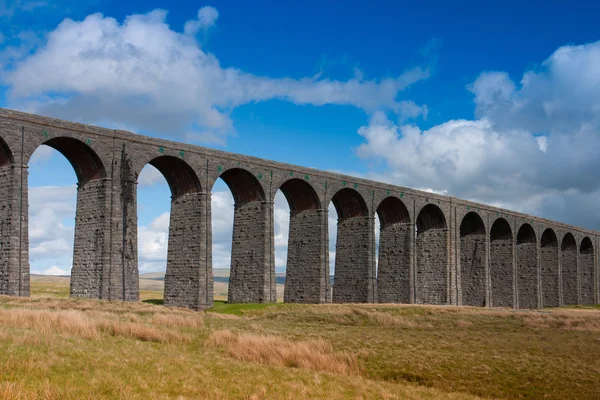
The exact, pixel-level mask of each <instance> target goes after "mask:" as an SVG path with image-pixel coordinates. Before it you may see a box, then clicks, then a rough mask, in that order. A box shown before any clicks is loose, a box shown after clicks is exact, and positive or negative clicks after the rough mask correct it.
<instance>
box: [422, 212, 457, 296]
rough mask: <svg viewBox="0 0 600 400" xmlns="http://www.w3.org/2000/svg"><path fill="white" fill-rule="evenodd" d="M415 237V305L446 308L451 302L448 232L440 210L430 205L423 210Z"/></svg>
mask: <svg viewBox="0 0 600 400" xmlns="http://www.w3.org/2000/svg"><path fill="white" fill-rule="evenodd" d="M416 234H417V238H416V244H415V249H416V266H415V274H416V277H415V278H416V279H415V285H416V287H415V302H416V303H421V304H446V303H448V301H449V298H448V279H449V269H448V240H449V231H448V228H447V224H446V218H445V217H444V213H443V211H442V210H441V208H439V207H438V206H437V205H435V204H427V205H426V206H424V207H423V208H422V209H421V211H420V212H419V215H418V217H417V223H416Z"/></svg>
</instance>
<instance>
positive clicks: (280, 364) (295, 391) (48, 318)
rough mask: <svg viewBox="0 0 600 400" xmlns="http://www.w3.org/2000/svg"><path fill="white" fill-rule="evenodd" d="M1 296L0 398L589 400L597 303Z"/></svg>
mask: <svg viewBox="0 0 600 400" xmlns="http://www.w3.org/2000/svg"><path fill="white" fill-rule="evenodd" d="M141 287H142V289H143V290H142V297H143V299H144V300H145V301H146V302H144V301H142V302H140V303H134V304H132V303H121V302H104V301H89V300H79V299H68V298H67V295H68V278H46V277H34V279H33V281H32V298H31V299H18V298H10V297H0V360H1V363H0V398H1V399H38V398H39V399H88V398H89V399H92V398H93V399H96V398H125V399H146V398H153V399H162V398H176V399H197V398H206V399H229V398H234V399H237V398H242V399H301V398H318V399H338V398H340V399H342V398H348V399H357V398H358V399H361V398H362V399H367V398H369V399H379V398H382V399H477V398H504V399H515V398H527V399H597V398H600V384H599V380H600V357H598V354H599V353H600V309H595V308H578V309H554V310H541V311H513V310H506V309H479V308H468V307H460V308H459V307H436V306H394V305H313V306H309V305H288V304H282V303H278V304H274V305H256V304H250V305H229V304H226V303H225V302H222V301H220V302H216V304H215V307H214V308H213V309H211V310H208V311H207V312H201V313H197V312H192V311H187V310H182V309H168V308H166V307H163V306H160V305H155V304H152V303H157V302H159V299H160V298H161V296H162V293H161V291H160V290H156V288H153V287H151V286H145V285H144V284H142V286H141Z"/></svg>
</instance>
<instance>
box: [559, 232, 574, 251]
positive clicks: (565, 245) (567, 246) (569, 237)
mask: <svg viewBox="0 0 600 400" xmlns="http://www.w3.org/2000/svg"><path fill="white" fill-rule="evenodd" d="M560 247H561V250H562V251H564V252H575V251H576V250H577V242H576V241H575V236H573V234H572V233H571V232H567V233H566V234H565V236H564V237H563V240H562V245H561V246H560Z"/></svg>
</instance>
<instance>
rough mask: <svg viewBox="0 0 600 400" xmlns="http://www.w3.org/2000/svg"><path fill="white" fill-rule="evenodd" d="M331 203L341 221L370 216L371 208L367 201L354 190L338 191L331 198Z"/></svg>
mask: <svg viewBox="0 0 600 400" xmlns="http://www.w3.org/2000/svg"><path fill="white" fill-rule="evenodd" d="M331 202H332V203H333V206H334V207H335V210H336V211H337V214H338V218H340V219H346V218H354V217H367V216H368V215H369V208H368V207H367V203H366V202H365V199H364V198H363V197H362V195H361V194H360V193H359V192H358V191H356V190H354V189H350V188H344V189H340V190H338V191H337V192H336V193H335V194H334V195H333V197H332V198H331Z"/></svg>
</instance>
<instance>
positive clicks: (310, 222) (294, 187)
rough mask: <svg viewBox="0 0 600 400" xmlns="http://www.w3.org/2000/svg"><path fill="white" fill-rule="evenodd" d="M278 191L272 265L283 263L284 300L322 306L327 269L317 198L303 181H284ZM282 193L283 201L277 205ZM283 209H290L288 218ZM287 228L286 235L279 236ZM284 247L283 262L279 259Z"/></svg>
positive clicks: (323, 233) (277, 278)
mask: <svg viewBox="0 0 600 400" xmlns="http://www.w3.org/2000/svg"><path fill="white" fill-rule="evenodd" d="M279 189H280V190H279V191H278V192H277V195H276V197H275V266H276V268H277V267H279V266H280V265H281V264H282V263H283V266H284V268H285V283H284V296H283V300H284V302H286V303H325V302H326V301H327V299H326V291H327V286H326V285H327V280H328V275H329V268H328V266H327V265H326V255H325V248H324V243H323V240H324V237H325V229H326V225H325V224H326V223H327V221H324V220H323V217H324V215H325V214H324V213H322V212H321V211H322V210H321V202H320V200H319V197H318V195H317V193H316V191H315V190H314V188H313V187H312V186H311V185H310V184H309V183H308V182H306V181H305V180H302V179H297V178H294V179H290V180H287V181H286V182H285V183H283V184H282V185H281V186H280V188H279ZM281 194H283V196H282V197H284V198H285V200H284V201H283V202H279V203H278V196H280V195H281ZM282 203H283V204H282ZM286 203H287V206H286V205H285V204H286ZM285 208H288V209H289V213H288V214H287V215H286V210H285ZM286 228H288V229H287V232H286V233H287V235H282V234H281V232H282V231H284V232H285V231H286ZM284 248H285V249H287V254H285V255H284V256H285V259H283V258H280V257H281V253H282V252H283V251H284V250H283V249H284ZM276 271H277V270H276ZM278 280H279V276H276V281H278ZM277 283H279V282H277Z"/></svg>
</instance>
